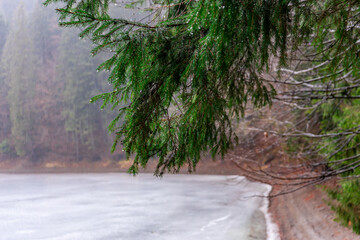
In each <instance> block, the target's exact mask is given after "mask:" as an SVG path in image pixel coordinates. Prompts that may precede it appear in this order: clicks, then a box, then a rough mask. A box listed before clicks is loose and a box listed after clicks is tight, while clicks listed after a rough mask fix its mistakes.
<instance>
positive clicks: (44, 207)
mask: <svg viewBox="0 0 360 240" xmlns="http://www.w3.org/2000/svg"><path fill="white" fill-rule="evenodd" d="M268 190H269V189H268V186H266V185H264V184H260V183H253V182H249V181H247V180H246V179H245V178H243V177H236V176H230V177H229V176H198V175H166V176H165V177H163V178H156V177H154V176H152V175H147V174H140V175H138V176H136V177H133V176H130V175H127V174H59V175H0V240H207V239H209V240H246V239H252V240H255V239H266V223H265V218H264V214H263V213H262V212H261V207H262V206H263V204H264V202H265V200H264V199H263V198H258V197H251V196H253V195H263V194H265V193H267V192H268Z"/></svg>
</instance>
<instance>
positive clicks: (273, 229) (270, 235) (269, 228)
mask: <svg viewBox="0 0 360 240" xmlns="http://www.w3.org/2000/svg"><path fill="white" fill-rule="evenodd" d="M264 185H265V186H266V188H267V189H268V190H267V192H266V193H265V196H266V197H267V196H269V194H270V192H271V190H272V187H271V186H270V185H268V184H264ZM269 203H270V202H269V199H268V198H264V202H263V205H262V206H261V208H260V210H261V211H262V212H263V213H264V216H265V220H266V235H267V240H280V235H279V228H278V226H277V224H276V223H274V222H273V221H272V218H271V213H270V212H269Z"/></svg>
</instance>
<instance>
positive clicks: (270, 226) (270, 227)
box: [228, 175, 280, 240]
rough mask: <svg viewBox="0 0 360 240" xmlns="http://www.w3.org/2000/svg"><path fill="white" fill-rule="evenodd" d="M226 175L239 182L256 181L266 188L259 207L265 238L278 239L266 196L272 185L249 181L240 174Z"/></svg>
mask: <svg viewBox="0 0 360 240" xmlns="http://www.w3.org/2000/svg"><path fill="white" fill-rule="evenodd" d="M228 177H229V178H228V179H233V180H235V179H236V180H238V181H239V182H241V181H244V180H245V181H248V182H253V183H257V184H260V185H262V186H264V187H265V188H266V191H265V192H264V197H263V201H262V205H261V207H260V211H261V212H262V213H263V214H264V217H265V222H266V236H267V237H266V239H267V240H280V234H279V228H278V225H277V224H276V223H275V222H274V221H273V220H272V217H271V213H270V212H269V205H270V202H269V199H268V198H267V197H268V196H269V194H270V192H271V190H272V186H271V185H269V184H265V183H261V182H254V181H250V180H248V179H247V178H246V177H244V176H240V175H233V176H228Z"/></svg>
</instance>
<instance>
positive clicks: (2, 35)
mask: <svg viewBox="0 0 360 240" xmlns="http://www.w3.org/2000/svg"><path fill="white" fill-rule="evenodd" d="M7 33H8V26H7V23H6V22H5V19H4V17H3V16H2V15H1V13H0V56H1V55H2V49H3V47H4V45H5V41H6V37H7Z"/></svg>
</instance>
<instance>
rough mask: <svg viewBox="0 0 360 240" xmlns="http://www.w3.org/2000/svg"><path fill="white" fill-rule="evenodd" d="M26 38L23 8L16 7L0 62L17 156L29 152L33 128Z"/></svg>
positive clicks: (32, 60) (31, 62)
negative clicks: (3, 73)
mask: <svg viewBox="0 0 360 240" xmlns="http://www.w3.org/2000/svg"><path fill="white" fill-rule="evenodd" d="M29 36H30V34H29V26H28V21H27V18H26V15H25V11H24V6H23V5H20V6H19V8H18V9H17V11H16V14H14V18H13V21H12V23H11V26H10V30H9V35H8V38H7V40H6V43H5V46H4V50H3V55H2V59H1V60H2V65H3V69H4V71H5V75H4V77H5V82H6V85H7V87H8V94H7V100H8V103H9V108H10V119H11V124H12V126H11V134H12V137H13V141H14V144H15V149H16V152H17V154H18V155H20V156H23V155H25V154H28V153H30V152H31V149H32V147H31V145H32V141H31V139H32V134H33V128H34V122H33V119H34V116H33V114H32V106H33V105H32V99H33V97H34V85H35V84H34V83H35V79H36V78H35V66H36V58H35V54H34V51H33V42H32V41H31V38H29Z"/></svg>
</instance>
